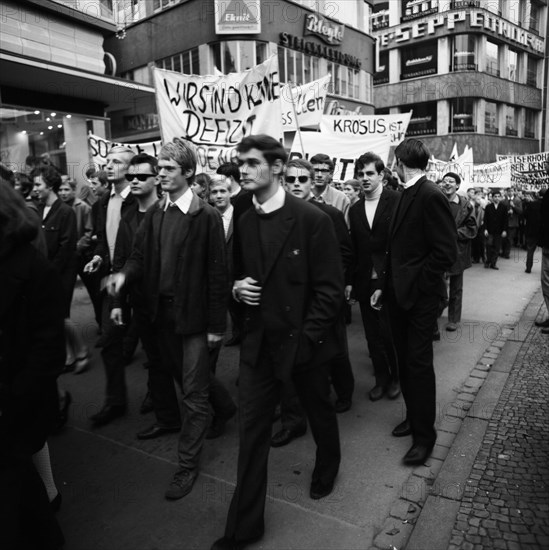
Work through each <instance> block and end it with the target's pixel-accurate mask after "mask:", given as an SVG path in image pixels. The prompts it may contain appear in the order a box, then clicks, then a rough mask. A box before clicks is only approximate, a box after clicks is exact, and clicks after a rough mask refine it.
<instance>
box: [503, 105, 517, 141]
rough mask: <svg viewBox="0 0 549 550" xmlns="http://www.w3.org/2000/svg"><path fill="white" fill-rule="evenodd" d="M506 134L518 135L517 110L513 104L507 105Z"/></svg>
mask: <svg viewBox="0 0 549 550" xmlns="http://www.w3.org/2000/svg"><path fill="white" fill-rule="evenodd" d="M505 135H506V136H518V129H517V110H516V109H515V108H514V107H512V106H511V105H506V106H505Z"/></svg>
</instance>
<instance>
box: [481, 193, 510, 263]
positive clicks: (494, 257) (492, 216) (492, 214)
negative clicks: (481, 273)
mask: <svg viewBox="0 0 549 550" xmlns="http://www.w3.org/2000/svg"><path fill="white" fill-rule="evenodd" d="M508 217H509V214H508V212H507V208H506V207H505V205H504V204H502V202H501V191H499V189H495V190H494V191H493V192H492V202H491V203H490V204H487V205H486V208H485V209H484V237H485V238H486V263H485V264H484V267H486V268H490V269H499V267H498V266H497V265H496V264H497V261H498V255H499V251H500V249H501V239H504V238H505V237H506V236H507V223H508Z"/></svg>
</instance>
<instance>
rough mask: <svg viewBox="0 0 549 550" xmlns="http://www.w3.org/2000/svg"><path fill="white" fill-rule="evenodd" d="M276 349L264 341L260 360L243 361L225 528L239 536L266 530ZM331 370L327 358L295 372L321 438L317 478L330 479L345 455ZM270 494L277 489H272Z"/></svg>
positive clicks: (295, 380)
mask: <svg viewBox="0 0 549 550" xmlns="http://www.w3.org/2000/svg"><path fill="white" fill-rule="evenodd" d="M273 353H274V352H273V351H272V350H271V349H270V347H269V345H268V344H267V343H266V342H265V341H263V343H262V346H261V350H260V353H259V357H258V361H257V364H256V365H254V366H253V367H250V366H248V365H246V364H244V363H241V365H240V378H239V407H240V408H239V410H240V418H239V430H240V451H239V460H238V465H239V468H238V472H237V491H236V492H235V494H234V496H233V499H232V501H231V506H230V508H229V514H228V517H227V526H226V529H225V536H227V537H231V538H235V539H236V540H245V539H252V538H256V537H260V536H262V535H263V532H264V520H263V517H264V511H265V498H266V494H267V464H268V457H269V450H270V447H271V431H272V420H273V415H274V410H275V407H276V404H277V403H278V401H279V400H280V397H281V390H282V382H281V381H280V380H278V379H277V378H276V377H275V374H274V364H273ZM328 372H329V363H324V364H315V365H314V366H313V365H311V368H308V369H303V367H301V369H299V370H294V374H293V377H292V381H293V383H294V385H295V388H296V391H297V394H298V396H299V400H300V401H301V404H302V405H303V408H304V409H305V411H306V412H307V417H308V420H309V424H310V426H311V431H312V433H313V437H314V440H315V443H316V444H317V454H316V464H315V469H314V471H313V480H316V479H320V480H322V481H324V482H326V483H328V482H330V481H331V480H333V479H334V478H335V477H336V475H337V472H338V469H339V463H340V460H341V452H340V446H339V431H338V425H337V418H336V416H335V412H334V408H333V405H332V402H331V400H330V383H329V376H328ZM258 480H261V482H260V483H258ZM274 487H275V486H274V485H273V491H274ZM252 488H253V489H254V491H253V492H252ZM269 494H273V493H272V491H270V492H269ZM274 496H277V495H276V493H274ZM281 496H282V495H281Z"/></svg>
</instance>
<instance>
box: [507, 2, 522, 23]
mask: <svg viewBox="0 0 549 550" xmlns="http://www.w3.org/2000/svg"><path fill="white" fill-rule="evenodd" d="M508 5H509V12H508V14H507V19H509V21H511V23H514V24H515V25H520V20H521V15H522V14H521V9H522V1H521V0H514V1H513V2H508Z"/></svg>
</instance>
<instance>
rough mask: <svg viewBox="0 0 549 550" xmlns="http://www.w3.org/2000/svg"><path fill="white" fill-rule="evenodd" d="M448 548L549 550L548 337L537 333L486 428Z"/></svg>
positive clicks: (518, 361)
mask: <svg viewBox="0 0 549 550" xmlns="http://www.w3.org/2000/svg"><path fill="white" fill-rule="evenodd" d="M448 548H449V550H486V549H488V548H490V549H491V548H494V549H502V550H527V549H547V548H549V336H547V335H544V334H542V333H541V332H540V330H539V329H537V328H535V327H533V328H532V330H531V331H530V333H529V335H528V337H527V339H526V341H525V342H524V344H523V346H522V348H521V350H520V351H519V353H518V355H517V357H516V361H515V364H514V366H513V369H512V370H511V373H510V375H509V378H508V379H507V383H506V385H505V388H504V390H503V393H502V394H501V397H500V399H499V401H498V404H497V406H496V407H495V409H494V413H493V416H492V418H491V419H490V421H489V422H488V427H487V430H486V433H485V435H484V438H483V441H482V445H481V447H480V450H479V452H478V454H477V456H476V459H475V461H474V464H473V467H472V470H471V474H470V475H469V478H468V481H467V485H466V488H465V491H464V495H463V498H462V500H461V504H460V507H459V513H458V515H457V518H456V522H455V525H454V528H453V530H452V537H451V540H450V545H449V547H448Z"/></svg>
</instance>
